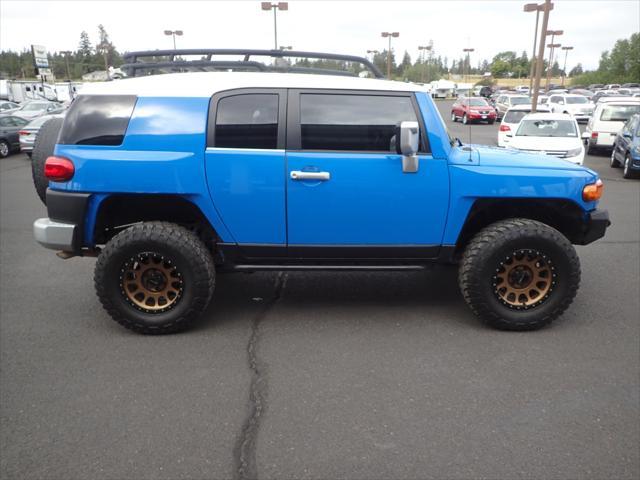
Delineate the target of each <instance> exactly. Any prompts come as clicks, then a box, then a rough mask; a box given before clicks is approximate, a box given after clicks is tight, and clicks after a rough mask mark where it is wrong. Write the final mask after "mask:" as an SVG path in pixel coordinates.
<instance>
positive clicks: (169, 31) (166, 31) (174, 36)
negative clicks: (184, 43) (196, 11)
mask: <svg viewBox="0 0 640 480" xmlns="http://www.w3.org/2000/svg"><path fill="white" fill-rule="evenodd" d="M164 34H165V35H171V36H172V37H173V49H174V50H175V49H176V35H177V36H179V37H181V36H182V30H165V31H164Z"/></svg>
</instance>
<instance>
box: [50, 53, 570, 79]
mask: <svg viewBox="0 0 640 480" xmlns="http://www.w3.org/2000/svg"><path fill="white" fill-rule="evenodd" d="M60 53H61V54H63V55H64V63H65V65H66V66H67V80H71V74H70V73H69V55H71V51H70V50H64V51H62V52H60ZM566 63H567V57H566V56H565V65H566Z"/></svg>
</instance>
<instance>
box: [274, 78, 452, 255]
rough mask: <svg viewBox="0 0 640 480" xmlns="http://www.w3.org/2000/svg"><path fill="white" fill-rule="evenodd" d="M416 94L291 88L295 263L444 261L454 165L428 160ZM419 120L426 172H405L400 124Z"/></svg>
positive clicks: (290, 212) (290, 208)
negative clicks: (327, 260) (311, 260)
mask: <svg viewBox="0 0 640 480" xmlns="http://www.w3.org/2000/svg"><path fill="white" fill-rule="evenodd" d="M418 112H419V110H418V105H417V103H416V102H415V99H414V97H413V94H412V93H411V92H379V93H378V92H367V91H364V92H363V91H344V92H342V91H317V90H316V91H314V90H290V91H289V102H288V114H287V118H288V125H287V178H286V182H287V224H288V230H287V231H288V244H289V256H293V257H318V258H327V257H332V258H347V257H354V256H359V257H367V258H369V257H372V258H373V257H375V258H379V257H389V258H414V257H415V258H426V257H432V256H435V255H437V252H438V245H440V243H441V241H442V234H443V230H444V223H445V220H446V213H447V208H448V195H449V180H448V171H447V163H446V159H436V158H433V156H432V155H431V153H430V149H429V145H428V142H427V140H426V139H427V136H426V134H425V132H424V123H423V122H422V119H421V116H420V115H419V113H418ZM405 120H408V121H419V124H420V128H421V147H420V154H419V160H420V164H419V169H418V171H417V172H416V173H403V170H402V156H401V155H399V154H398V153H396V148H395V133H396V125H397V124H398V123H399V122H401V121H405Z"/></svg>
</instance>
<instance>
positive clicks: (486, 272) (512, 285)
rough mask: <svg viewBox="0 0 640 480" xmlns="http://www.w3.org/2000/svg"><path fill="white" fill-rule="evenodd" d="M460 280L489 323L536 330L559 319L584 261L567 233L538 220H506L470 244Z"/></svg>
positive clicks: (472, 305)
mask: <svg viewBox="0 0 640 480" xmlns="http://www.w3.org/2000/svg"><path fill="white" fill-rule="evenodd" d="M458 283H459V285H460V290H461V291H462V295H463V297H464V299H465V301H466V302H467V305H469V307H470V308H471V310H472V311H473V313H475V314H476V315H477V316H478V317H480V319H481V320H483V321H484V322H485V323H487V324H489V325H491V326H493V327H495V328H498V329H501V330H536V329H538V328H542V327H544V326H545V325H548V324H549V323H551V322H552V321H553V320H555V319H556V318H558V317H559V316H560V315H561V314H562V313H563V312H564V311H565V310H566V309H567V308H568V307H569V305H570V304H571V302H573V299H574V297H575V295H576V292H577V291H578V286H579V284H580V261H579V259H578V256H577V254H576V251H575V249H574V248H573V246H572V245H571V243H570V242H569V241H568V240H567V238H566V237H565V236H564V235H562V233H560V232H559V231H557V230H556V229H554V228H552V227H550V226H548V225H546V224H544V223H540V222H537V221H535V220H529V219H523V218H515V219H509V220H503V221H499V222H496V223H494V224H491V225H489V226H488V227H486V228H484V229H483V230H481V231H480V232H479V233H478V234H476V236H475V237H474V238H473V239H472V240H471V241H470V242H469V244H468V245H467V247H466V249H465V252H464V255H463V258H462V262H461V265H460V270H459V273H458Z"/></svg>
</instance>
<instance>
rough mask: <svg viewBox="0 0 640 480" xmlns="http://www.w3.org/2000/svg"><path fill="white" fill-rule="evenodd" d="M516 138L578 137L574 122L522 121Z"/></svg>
mask: <svg viewBox="0 0 640 480" xmlns="http://www.w3.org/2000/svg"><path fill="white" fill-rule="evenodd" d="M516 136H518V137H520V136H522V137H577V136H578V132H577V131H576V126H575V123H574V122H573V121H572V120H522V122H520V126H519V127H518V131H517V133H516Z"/></svg>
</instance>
